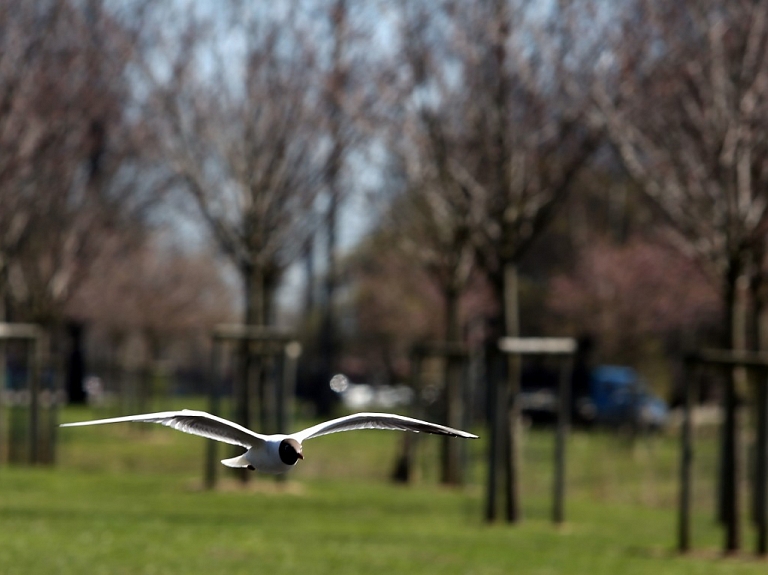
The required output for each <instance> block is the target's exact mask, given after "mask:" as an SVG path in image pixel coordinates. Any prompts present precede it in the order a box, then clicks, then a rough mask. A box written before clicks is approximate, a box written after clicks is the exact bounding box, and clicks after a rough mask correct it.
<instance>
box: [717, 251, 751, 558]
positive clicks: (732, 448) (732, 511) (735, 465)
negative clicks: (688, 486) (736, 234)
mask: <svg viewBox="0 0 768 575" xmlns="http://www.w3.org/2000/svg"><path fill="white" fill-rule="evenodd" d="M741 284H743V269H742V265H741V262H740V260H739V258H738V257H734V258H732V260H731V262H730V265H729V269H728V273H727V274H726V285H725V290H724V291H725V301H724V303H725V308H726V319H727V321H726V334H725V347H726V349H739V348H743V346H744V335H745V333H746V325H745V315H744V314H743V313H741V309H740V308H741V306H742V305H743V302H742V297H743V295H744V294H743V290H742V289H741ZM737 373H738V372H737V371H736V370H729V371H728V372H727V373H726V381H725V394H724V410H725V418H724V421H723V431H722V441H723V443H722V448H721V480H720V490H721V493H720V518H721V520H722V521H723V523H724V524H725V531H726V534H725V550H726V552H729V553H730V552H735V551H738V550H739V548H740V547H741V528H740V512H739V511H740V509H739V501H740V496H739V495H740V494H739V456H738V449H739V437H738V411H737V408H738V386H737V377H738V375H737Z"/></svg>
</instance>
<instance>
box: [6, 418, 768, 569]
mask: <svg viewBox="0 0 768 575" xmlns="http://www.w3.org/2000/svg"><path fill="white" fill-rule="evenodd" d="M90 415H95V416H101V415H103V414H99V413H85V412H82V411H78V412H76V411H72V410H68V411H66V412H65V413H64V414H63V415H62V419H63V420H67V421H69V420H74V419H78V418H80V417H82V416H85V417H89V416H90ZM401 437H402V436H401V435H400V434H397V433H389V432H376V431H367V432H356V433H346V434H337V435H331V436H328V437H323V438H319V439H316V440H312V441H311V442H308V444H307V446H306V447H305V454H306V456H307V460H306V461H305V462H302V463H300V467H299V468H297V469H296V470H295V473H293V474H292V475H291V476H290V479H289V480H288V481H287V482H284V483H276V482H275V481H274V480H273V479H270V478H264V477H258V476H255V477H256V480H255V481H252V482H251V485H250V486H249V487H248V488H246V489H243V488H240V487H239V486H238V485H237V484H236V483H235V482H234V481H232V480H231V479H225V480H224V481H222V482H221V484H222V485H221V488H220V489H218V490H217V491H215V492H205V491H201V490H200V482H201V469H202V453H203V445H204V440H201V439H199V438H196V437H192V436H187V435H184V434H181V433H177V432H174V431H172V430H169V429H165V428H162V427H160V426H149V425H145V426H143V427H141V426H139V425H119V426H109V427H102V428H82V429H67V430H62V431H61V435H60V440H61V443H60V449H59V464H58V466H57V467H56V468H53V469H45V468H37V469H29V468H20V467H7V466H6V467H0V573H3V574H9V575H10V574H38V573H49V574H69V573H72V574H74V573H78V574H81V573H82V574H99V573H104V574H123V573H124V574H161V573H184V574H185V575H194V574H197V573H200V574H210V573H224V572H226V573H231V574H238V573H269V574H283V573H300V574H314V573H318V574H323V573H328V574H334V575H341V574H345V573H365V574H366V575H374V574H376V573H387V574H395V573H408V574H409V575H417V574H420V573H430V574H432V573H440V574H453V573H456V574H459V573H461V574H504V573H526V574H528V573H531V574H557V573H567V574H582V573H583V574H593V575H599V574H603V573H605V574H611V575H613V574H622V575H627V574H633V573H638V574H640V573H643V574H645V573H654V574H655V575H661V574H663V573H692V574H693V573H696V574H699V573H700V574H708V573H723V574H725V573H765V572H766V563H765V562H759V561H756V560H754V559H751V558H742V559H723V558H720V557H719V555H718V553H717V548H718V546H719V544H720V539H721V534H720V531H719V530H718V529H717V528H716V527H715V525H714V524H713V521H712V511H711V509H712V503H711V501H709V500H710V499H711V498H712V497H711V493H712V491H711V490H712V489H713V487H712V485H711V479H712V478H711V477H709V478H707V477H708V476H711V475H712V473H710V472H711V471H712V466H713V465H714V463H713V462H714V455H713V449H712V448H711V444H712V441H710V440H709V439H708V438H706V437H704V438H702V439H701V441H700V442H699V443H700V447H701V449H700V457H699V458H698V459H697V465H698V466H699V467H698V468H697V469H698V471H699V473H698V475H700V476H701V479H700V480H699V481H698V482H697V490H696V499H697V512H698V515H697V516H696V518H695V525H694V535H695V541H694V543H695V546H696V547H697V548H698V549H700V550H701V551H699V552H697V553H696V554H694V555H692V556H689V557H677V556H675V555H674V553H672V551H671V550H672V548H673V545H674V533H675V520H676V517H675V511H674V501H675V496H676V483H675V478H676V472H677V452H676V449H675V448H676V442H675V440H674V438H664V437H660V438H655V439H653V440H651V441H642V442H635V443H633V442H630V441H629V440H627V439H624V438H621V437H617V436H612V435H608V434H590V435H588V434H583V433H578V434H575V435H574V436H573V437H572V438H571V442H570V445H569V459H570V460H569V462H570V467H569V478H568V489H569V500H568V506H567V515H568V522H567V524H566V525H565V526H563V527H561V528H555V527H553V526H552V525H551V524H550V523H549V521H548V516H549V489H550V479H549V471H550V465H549V461H550V459H551V457H550V455H551V443H552V434H551V432H550V431H547V430H540V431H538V430H537V431H531V432H529V433H528V435H527V437H526V440H525V445H526V453H525V462H526V466H525V473H524V477H523V482H524V493H525V507H524V512H525V521H524V522H523V523H522V524H521V525H520V526H516V527H507V526H505V525H503V524H499V525H494V526H486V525H484V524H483V523H482V522H481V519H480V518H481V509H482V488H481V485H482V481H483V473H482V456H483V447H484V446H483V444H482V442H480V441H478V442H472V443H471V445H470V447H471V449H470V453H469V458H470V461H471V463H472V466H471V470H470V484H469V485H468V486H467V487H466V488H463V489H460V490H457V489H446V488H442V487H439V486H438V485H436V483H435V481H434V476H435V473H436V472H435V469H434V465H433V462H434V461H435V459H436V453H437V447H438V442H437V441H433V439H435V438H426V440H425V441H423V443H422V449H421V453H422V455H421V458H420V461H421V471H422V474H421V475H422V479H421V480H420V481H419V482H418V484H416V485H415V486H411V487H407V488H406V487H398V486H395V485H393V484H391V483H389V482H388V481H387V476H388V473H389V471H390V469H391V466H392V463H393V460H394V456H395V453H396V451H397V448H398V442H399V441H400V440H401ZM349 454H354V457H352V458H351V461H350V462H349V463H346V462H345V457H344V456H345V455H349ZM221 455H222V457H223V456H225V455H226V453H225V452H224V451H223V450H222V453H221ZM748 533H749V537H745V542H746V543H747V545H748V546H751V532H748Z"/></svg>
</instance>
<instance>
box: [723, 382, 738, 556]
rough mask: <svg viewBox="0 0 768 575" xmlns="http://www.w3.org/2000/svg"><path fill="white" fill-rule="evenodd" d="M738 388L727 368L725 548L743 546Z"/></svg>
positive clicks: (724, 449)
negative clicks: (739, 481)
mask: <svg viewBox="0 0 768 575" xmlns="http://www.w3.org/2000/svg"><path fill="white" fill-rule="evenodd" d="M736 403H737V392H736V382H735V379H734V373H733V370H732V369H730V370H728V374H727V377H726V384H725V421H724V422H723V425H724V430H723V463H722V464H723V511H724V517H723V519H724V521H725V546H724V548H725V552H726V553H734V552H736V551H738V550H739V548H740V547H741V525H740V519H741V517H740V515H741V514H740V513H739V500H738V492H739V490H738V447H739V443H738V429H737V427H738V424H737V413H736V407H737V406H736Z"/></svg>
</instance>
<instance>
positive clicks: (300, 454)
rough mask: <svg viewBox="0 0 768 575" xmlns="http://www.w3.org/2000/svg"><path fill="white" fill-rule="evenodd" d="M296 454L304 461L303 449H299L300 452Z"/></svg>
mask: <svg viewBox="0 0 768 575" xmlns="http://www.w3.org/2000/svg"><path fill="white" fill-rule="evenodd" d="M296 455H297V457H298V458H299V459H301V460H302V461H303V460H304V454H303V453H302V452H301V451H299V452H298V453H297V454H296Z"/></svg>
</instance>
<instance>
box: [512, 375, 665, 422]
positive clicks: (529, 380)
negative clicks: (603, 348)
mask: <svg viewBox="0 0 768 575" xmlns="http://www.w3.org/2000/svg"><path fill="white" fill-rule="evenodd" d="M520 401H521V406H522V410H523V414H524V415H526V416H528V417H530V418H531V419H533V420H534V421H537V422H546V421H553V420H554V419H555V417H556V413H557V374H553V373H551V372H547V371H546V370H544V369H536V368H534V369H529V370H526V371H524V372H523V378H522V393H521V400H520ZM571 406H572V418H573V420H574V422H575V423H581V424H587V425H591V424H594V425H604V426H608V427H620V426H623V425H632V426H636V427H640V428H643V429H650V430H657V429H660V428H662V427H664V425H665V424H666V423H667V420H668V418H669V407H668V405H667V403H666V402H665V401H664V400H663V399H661V398H660V397H658V396H657V395H655V394H654V393H652V392H651V391H650V390H649V389H648V386H647V385H646V383H645V382H644V381H643V380H642V378H641V377H640V376H639V374H638V373H637V372H636V371H635V370H634V369H632V368H631V367H627V366H620V365H601V366H598V367H596V368H594V369H592V370H591V372H589V382H588V385H587V386H586V389H582V390H577V391H576V392H575V393H574V394H573V397H572V398H571Z"/></svg>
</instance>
